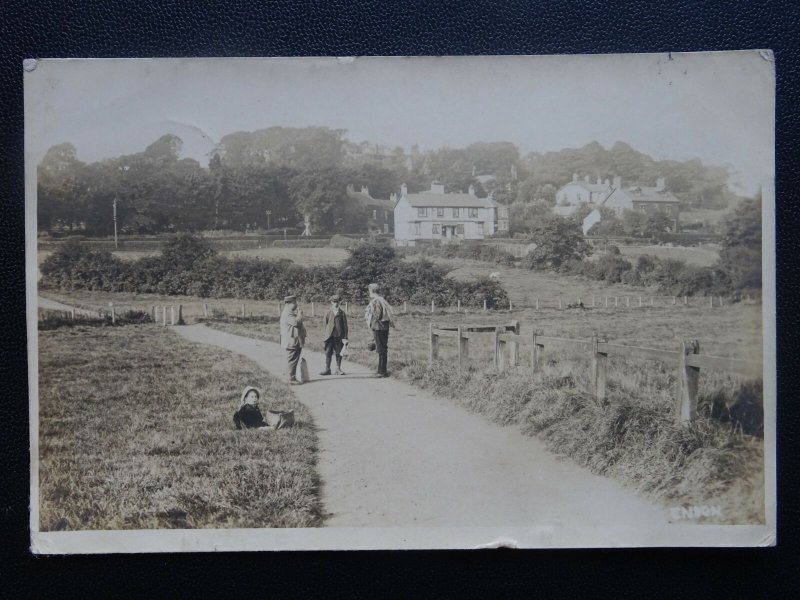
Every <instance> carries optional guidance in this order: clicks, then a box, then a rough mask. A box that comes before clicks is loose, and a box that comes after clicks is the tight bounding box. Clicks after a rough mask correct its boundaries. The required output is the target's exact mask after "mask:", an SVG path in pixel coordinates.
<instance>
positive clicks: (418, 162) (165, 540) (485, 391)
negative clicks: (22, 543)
mask: <svg viewBox="0 0 800 600" xmlns="http://www.w3.org/2000/svg"><path fill="white" fill-rule="evenodd" d="M24 69H25V81H24V82H25V170H26V266H27V270H26V276H27V317H28V321H27V326H28V364H29V373H28V378H29V387H30V423H31V432H30V433H31V503H30V526H31V549H32V551H33V552H35V553H37V554H74V553H128V552H186V551H198V552H207V551H219V550H242V551H247V550H250V551H255V550H317V549H341V550H356V549H417V548H426V549H438V548H442V549H446V548H492V547H511V548H565V547H566V548H585V547H643V546H647V547H652V546H770V545H774V544H775V512H776V506H775V485H776V484H775V403H776V389H775V385H776V384H775V257H774V253H775V240H774V220H775V219H774V214H775V210H774V205H775V198H774V162H775V160H774V146H775V111H774V103H775V74H774V59H773V56H772V53H771V52H769V51H765V50H743V51H731V52H706V53H671V54H670V53H668V54H609V55H569V56H567V55H558V56H472V57H455V56H454V57H345V58H336V57H320V58H219V59H213V58H203V59H200V58H185V59H55V58H53V59H41V60H35V59H30V60H27V61H25V64H24Z"/></svg>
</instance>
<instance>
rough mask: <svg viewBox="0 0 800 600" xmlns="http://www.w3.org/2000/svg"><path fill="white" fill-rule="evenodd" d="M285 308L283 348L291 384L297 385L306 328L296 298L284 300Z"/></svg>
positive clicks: (287, 297)
mask: <svg viewBox="0 0 800 600" xmlns="http://www.w3.org/2000/svg"><path fill="white" fill-rule="evenodd" d="M283 302H284V307H283V312H282V313H281V346H282V347H283V348H284V349H285V350H286V357H287V359H288V361H289V383H290V384H292V385H297V384H299V383H300V382H299V381H298V380H297V377H296V376H295V373H297V363H298V362H300V353H301V352H302V351H303V344H304V343H305V341H306V328H305V325H303V311H302V310H300V309H299V308H298V307H297V299H296V298H295V297H294V296H286V297H285V298H284V299H283Z"/></svg>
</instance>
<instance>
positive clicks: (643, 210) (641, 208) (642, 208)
mask: <svg viewBox="0 0 800 600" xmlns="http://www.w3.org/2000/svg"><path fill="white" fill-rule="evenodd" d="M639 212H640V213H646V212H647V208H645V205H644V204H640V205H639Z"/></svg>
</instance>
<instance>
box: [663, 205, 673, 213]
mask: <svg viewBox="0 0 800 600" xmlns="http://www.w3.org/2000/svg"><path fill="white" fill-rule="evenodd" d="M664 212H665V213H667V214H668V215H672V207H671V206H665V207H664Z"/></svg>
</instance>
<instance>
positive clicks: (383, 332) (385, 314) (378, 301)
mask: <svg viewBox="0 0 800 600" xmlns="http://www.w3.org/2000/svg"><path fill="white" fill-rule="evenodd" d="M367 291H368V292H369V298H370V300H369V304H367V308H366V310H365V311H364V319H365V320H366V322H367V326H368V327H369V328H370V329H371V330H372V334H373V336H374V338H375V352H377V353H378V373H377V375H378V377H389V372H388V371H387V370H386V368H387V364H386V363H387V361H388V354H389V350H388V345H389V328H390V327H394V313H393V312H392V307H391V306H390V305H389V303H388V302H387V301H386V300H385V299H384V298H383V296H381V295H380V294H379V293H378V291H379V288H378V284H377V283H370V284H369V285H368V286H367Z"/></svg>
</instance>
